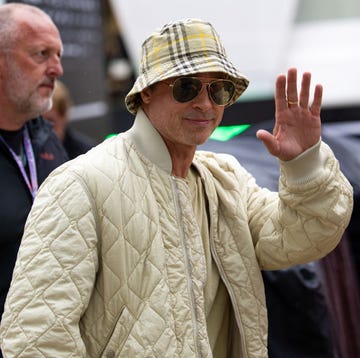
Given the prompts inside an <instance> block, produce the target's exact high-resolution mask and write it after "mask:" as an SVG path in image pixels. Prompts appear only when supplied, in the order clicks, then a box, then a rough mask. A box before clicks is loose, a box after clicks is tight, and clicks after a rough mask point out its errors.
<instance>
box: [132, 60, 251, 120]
mask: <svg viewBox="0 0 360 358" xmlns="http://www.w3.org/2000/svg"><path fill="white" fill-rule="evenodd" d="M208 72H209V73H211V72H218V73H223V74H224V75H225V76H226V78H228V79H230V80H232V81H233V82H234V84H235V92H234V95H233V98H232V100H231V102H230V103H229V104H228V105H227V106H230V105H232V104H233V103H234V102H235V101H236V100H237V99H238V98H239V97H240V96H241V94H242V93H243V92H244V91H245V90H246V88H247V87H248V85H249V80H248V79H247V78H246V77H245V76H244V75H242V74H241V73H240V72H239V71H238V70H237V69H236V68H235V66H234V65H233V64H232V63H231V62H230V61H228V60H227V59H226V58H224V57H223V58H221V57H219V55H218V54H217V55H213V56H212V55H209V56H206V57H204V56H203V55H202V56H199V57H196V56H193V58H192V61H191V63H189V62H187V63H186V61H184V62H179V64H177V65H176V66H174V63H172V62H171V63H170V62H167V63H164V64H162V65H161V66H158V67H153V68H152V69H150V70H149V71H147V72H146V74H144V73H142V74H140V75H139V76H138V78H137V80H136V81H135V83H134V85H133V87H132V89H131V90H130V92H129V93H128V94H127V96H126V98H125V105H126V108H127V109H128V111H129V112H130V113H132V114H134V115H135V114H136V112H137V109H138V107H139V105H140V98H139V94H140V92H141V91H143V90H144V89H145V88H147V87H149V86H151V85H153V84H154V83H156V82H160V81H164V80H166V79H168V78H172V77H179V76H189V75H195V74H199V73H208Z"/></svg>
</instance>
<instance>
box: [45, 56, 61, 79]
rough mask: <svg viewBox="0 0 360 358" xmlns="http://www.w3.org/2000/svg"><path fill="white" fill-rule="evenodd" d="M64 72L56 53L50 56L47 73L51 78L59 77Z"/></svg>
mask: <svg viewBox="0 0 360 358" xmlns="http://www.w3.org/2000/svg"><path fill="white" fill-rule="evenodd" d="M63 73H64V70H63V67H62V64H61V58H60V56H58V55H54V56H51V57H50V58H49V59H48V67H47V75H48V76H50V77H53V78H58V77H61V76H62V75H63Z"/></svg>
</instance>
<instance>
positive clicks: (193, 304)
mask: <svg viewBox="0 0 360 358" xmlns="http://www.w3.org/2000/svg"><path fill="white" fill-rule="evenodd" d="M171 178H172V188H173V193H174V197H175V208H176V214H177V220H178V223H179V226H180V228H181V241H182V247H183V252H184V260H185V267H186V273H187V286H188V292H189V295H190V301H191V310H192V318H193V325H194V334H195V337H194V339H195V349H196V351H197V352H196V354H197V355H198V356H199V357H201V355H200V352H201V347H200V343H199V341H198V337H199V334H198V333H199V324H198V317H197V312H196V302H195V294H194V289H193V286H194V284H193V281H192V278H191V265H190V258H189V252H188V250H189V249H188V245H187V244H186V240H185V232H184V226H183V223H182V213H181V208H180V204H179V195H178V189H177V186H176V178H175V177H173V176H172V177H171Z"/></svg>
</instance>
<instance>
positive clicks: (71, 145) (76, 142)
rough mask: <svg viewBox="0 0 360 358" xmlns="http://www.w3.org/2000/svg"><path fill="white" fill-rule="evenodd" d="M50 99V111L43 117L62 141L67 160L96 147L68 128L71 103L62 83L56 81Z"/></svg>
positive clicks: (80, 134) (93, 143)
mask: <svg viewBox="0 0 360 358" xmlns="http://www.w3.org/2000/svg"><path fill="white" fill-rule="evenodd" d="M52 99H53V106H52V108H51V110H50V111H48V112H46V113H44V114H43V116H44V118H46V119H47V120H49V121H50V122H52V123H53V130H54V132H55V133H56V135H57V136H58V138H59V139H60V140H61V141H62V143H63V145H64V147H65V149H66V152H67V154H68V156H69V158H70V159H73V158H75V157H77V156H78V155H80V154H83V153H86V152H87V151H88V150H89V149H91V148H92V147H94V146H95V145H96V142H95V141H94V140H92V139H91V138H90V137H87V136H86V135H84V134H82V133H80V132H78V131H76V130H75V129H72V128H71V127H70V126H69V114H70V109H71V107H72V105H73V102H72V99H71V96H70V92H69V90H68V88H67V87H66V86H65V84H64V83H63V82H61V81H59V80H57V81H56V83H55V90H54V94H53V98H52Z"/></svg>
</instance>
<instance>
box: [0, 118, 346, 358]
mask: <svg viewBox="0 0 360 358" xmlns="http://www.w3.org/2000/svg"><path fill="white" fill-rule="evenodd" d="M194 165H195V166H196V167H197V169H198V171H199V172H200V175H201V177H202V180H203V183H204V187H205V190H206V194H207V197H208V201H209V220H210V241H211V249H212V255H213V259H214V260H215V262H216V264H217V266H218V268H219V272H220V275H221V277H222V279H223V281H224V283H225V285H226V287H227V289H228V292H229V295H230V299H231V302H232V305H233V309H232V312H233V320H234V322H235V324H234V330H233V339H234V341H235V342H236V344H235V345H234V346H237V348H238V350H237V351H236V350H235V352H234V357H248V358H253V357H254V358H255V357H257V358H260V357H266V356H267V349H266V342H267V314H266V307H265V297H264V288H263V283H262V278H261V273H260V270H262V269H265V270H266V269H280V268H284V267H288V266H291V265H295V264H300V263H303V262H306V261H312V260H316V259H318V258H320V257H322V256H324V255H325V254H326V253H328V252H329V251H331V250H332V249H333V248H334V247H335V246H336V245H337V243H338V241H339V239H340V237H341V235H342V233H343V231H344V229H345V227H346V226H347V224H348V221H349V218H350V214H351V211H352V188H351V186H350V185H349V183H348V181H347V180H346V179H345V178H344V176H343V175H342V174H341V172H340V171H339V165H338V163H337V161H336V159H335V158H334V156H333V154H332V152H331V150H330V149H329V147H328V146H327V145H326V144H324V143H321V144H320V143H319V144H318V145H317V146H316V147H315V148H312V149H311V150H309V152H308V153H305V154H303V155H302V156H301V157H300V158H296V159H295V160H293V161H292V162H288V163H282V164H281V179H280V189H279V190H280V191H279V193H280V195H278V194H276V193H272V192H270V191H268V190H264V189H260V188H259V187H258V186H257V185H256V183H255V180H254V179H253V177H252V176H251V175H250V174H249V173H248V172H246V171H245V169H244V168H242V167H241V166H240V165H239V164H238V163H237V162H236V160H235V159H234V158H233V157H231V156H229V155H215V154H212V153H206V152H198V153H197V154H196V156H195V159H194ZM205 281H206V270H205V262H204V254H203V247H202V240H201V239H200V232H199V229H198V225H197V223H196V222H195V219H194V214H193V211H192V206H191V195H190V193H189V189H188V186H187V185H186V182H185V181H184V180H183V179H181V178H175V177H173V176H172V175H171V161H170V158H169V155H168V152H167V150H166V147H165V145H164V143H163V142H162V140H161V138H160V136H159V135H158V134H157V132H156V131H155V130H154V129H153V128H152V127H151V125H150V124H149V122H148V119H147V118H146V117H145V115H144V113H143V112H141V111H139V114H138V115H137V118H136V120H135V124H134V126H133V128H132V129H131V130H129V131H128V132H126V133H123V134H120V135H118V136H117V137H115V138H112V139H109V140H107V141H105V142H104V143H102V144H100V145H99V146H97V147H96V148H94V149H93V150H91V151H90V152H88V153H87V154H86V155H83V156H80V157H78V158H77V159H75V160H73V161H71V162H68V163H66V164H65V165H63V166H61V167H60V168H58V169H57V170H56V171H55V172H53V173H52V174H51V175H50V176H49V177H48V179H47V180H46V184H45V185H43V186H42V187H41V190H40V192H39V194H38V197H37V199H36V200H35V203H34V206H33V209H32V211H31V214H30V216H29V219H28V222H27V225H26V232H25V235H24V238H23V242H22V245H21V248H20V251H19V256H18V260H17V264H16V268H15V271H14V277H13V281H12V285H11V288H10V292H9V295H8V298H7V301H6V307H5V314H4V316H3V320H2V325H1V340H2V349H3V353H4V355H5V357H11V358H14V357H31V358H35V357H47V358H48V357H54V358H60V357H108V358H111V357H186V358H188V357H211V356H212V354H211V351H210V348H209V342H208V338H207V332H206V318H205V313H204V311H205V310H204V297H203V286H204V283H205Z"/></svg>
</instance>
